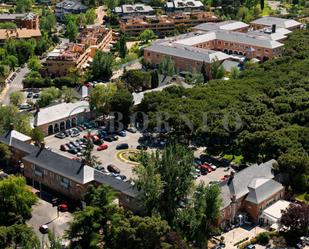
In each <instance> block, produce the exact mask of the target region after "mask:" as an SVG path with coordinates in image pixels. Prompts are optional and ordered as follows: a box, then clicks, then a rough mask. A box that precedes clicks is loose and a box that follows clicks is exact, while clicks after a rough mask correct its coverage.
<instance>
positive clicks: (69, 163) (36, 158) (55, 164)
mask: <svg viewBox="0 0 309 249" xmlns="http://www.w3.org/2000/svg"><path fill="white" fill-rule="evenodd" d="M23 160H25V161H27V162H30V163H33V164H35V165H37V166H39V167H41V168H44V169H47V170H49V171H52V172H54V173H56V174H58V175H61V176H64V177H66V178H69V179H71V180H73V181H75V182H77V183H80V184H85V183H87V182H91V181H93V174H94V173H93V171H94V169H93V168H91V167H89V166H87V165H85V166H84V165H82V163H81V162H80V161H77V160H72V159H70V158H68V157H65V156H62V155H60V154H58V153H55V152H53V151H50V150H47V149H39V150H38V151H35V152H33V153H31V154H29V155H27V156H25V157H24V158H23Z"/></svg>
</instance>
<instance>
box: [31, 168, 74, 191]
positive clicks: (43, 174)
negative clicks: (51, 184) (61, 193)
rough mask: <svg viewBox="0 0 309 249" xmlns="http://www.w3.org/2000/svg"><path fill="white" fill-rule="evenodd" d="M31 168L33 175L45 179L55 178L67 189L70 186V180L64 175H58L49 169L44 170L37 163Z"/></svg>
mask: <svg viewBox="0 0 309 249" xmlns="http://www.w3.org/2000/svg"><path fill="white" fill-rule="evenodd" d="M32 168H33V169H34V175H35V176H37V177H41V178H47V179H56V180H57V181H58V182H60V185H61V186H62V187H63V188H66V189H68V188H69V187H70V180H69V179H68V178H66V177H63V176H59V175H57V174H55V173H53V172H51V171H48V170H45V169H43V168H42V167H40V166H38V165H35V164H34V165H33V166H32Z"/></svg>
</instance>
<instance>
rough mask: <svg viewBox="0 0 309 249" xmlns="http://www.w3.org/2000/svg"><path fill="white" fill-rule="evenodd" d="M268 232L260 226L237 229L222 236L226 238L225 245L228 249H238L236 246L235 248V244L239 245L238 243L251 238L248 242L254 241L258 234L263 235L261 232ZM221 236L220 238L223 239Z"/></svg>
mask: <svg viewBox="0 0 309 249" xmlns="http://www.w3.org/2000/svg"><path fill="white" fill-rule="evenodd" d="M265 231H266V230H265V229H263V228H261V227H259V226H255V227H237V228H234V229H233V230H231V231H229V232H227V233H224V234H222V235H221V236H223V237H224V241H225V245H226V247H225V248H227V249H235V248H237V247H236V246H234V244H235V243H237V242H238V241H241V240H243V239H245V238H249V239H248V240H250V239H252V238H253V237H255V236H256V235H257V234H259V233H261V232H265ZM221 236H220V237H221Z"/></svg>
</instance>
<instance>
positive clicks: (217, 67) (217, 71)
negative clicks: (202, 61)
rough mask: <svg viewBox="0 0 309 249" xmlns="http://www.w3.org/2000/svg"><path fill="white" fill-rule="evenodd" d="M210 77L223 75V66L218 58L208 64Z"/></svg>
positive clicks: (219, 77)
mask: <svg viewBox="0 0 309 249" xmlns="http://www.w3.org/2000/svg"><path fill="white" fill-rule="evenodd" d="M210 72H211V79H222V78H223V76H224V68H223V66H222V65H221V62H220V61H219V60H218V59H215V60H213V61H212V63H211V65H210Z"/></svg>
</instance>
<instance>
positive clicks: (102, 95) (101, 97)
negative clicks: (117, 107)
mask: <svg viewBox="0 0 309 249" xmlns="http://www.w3.org/2000/svg"><path fill="white" fill-rule="evenodd" d="M116 90H117V88H116V85H115V84H107V85H99V86H96V87H95V88H94V89H93V90H92V91H91V93H90V96H89V103H90V106H91V108H95V109H96V110H97V111H99V112H101V113H103V114H107V113H108V112H109V111H110V107H111V106H110V101H111V99H112V97H113V96H114V94H115V93H116Z"/></svg>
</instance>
